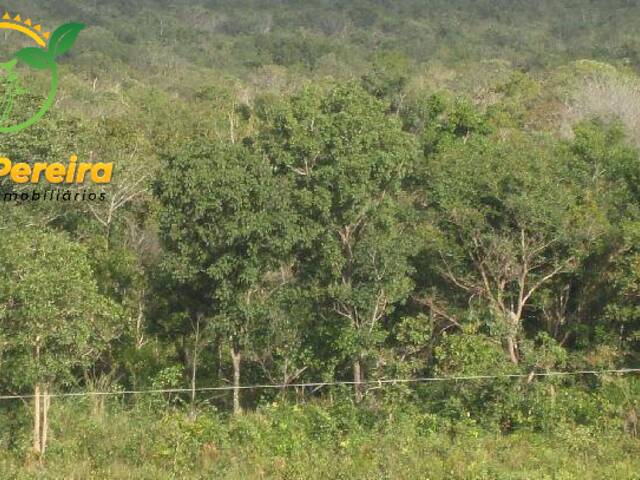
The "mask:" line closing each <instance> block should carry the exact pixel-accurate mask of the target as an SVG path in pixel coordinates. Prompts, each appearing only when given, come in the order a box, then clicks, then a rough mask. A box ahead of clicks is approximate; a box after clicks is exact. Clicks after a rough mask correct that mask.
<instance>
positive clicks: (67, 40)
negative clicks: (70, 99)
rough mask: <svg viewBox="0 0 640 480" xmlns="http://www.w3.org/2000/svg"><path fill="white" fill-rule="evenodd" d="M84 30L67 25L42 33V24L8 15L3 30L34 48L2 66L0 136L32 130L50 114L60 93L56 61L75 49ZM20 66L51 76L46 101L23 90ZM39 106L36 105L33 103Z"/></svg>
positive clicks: (2, 24)
mask: <svg viewBox="0 0 640 480" xmlns="http://www.w3.org/2000/svg"><path fill="white" fill-rule="evenodd" d="M84 28H85V25H84V24H82V23H67V24H65V25H62V26H61V27H60V28H58V29H57V30H56V31H54V32H53V34H50V33H49V32H46V31H43V28H42V25H40V24H35V25H34V22H33V21H32V20H31V19H30V18H26V19H25V20H23V19H22V17H21V16H20V15H16V16H12V15H10V14H9V13H5V14H4V16H3V17H2V21H1V22H0V29H2V30H9V31H14V32H17V33H20V34H21V35H23V36H26V37H27V38H28V39H29V41H30V42H33V43H35V46H29V47H26V48H22V49H20V50H18V51H17V52H16V53H15V54H14V55H13V56H12V58H11V59H10V60H9V61H7V62H5V63H0V73H3V74H4V75H3V76H2V77H0V96H2V98H1V100H0V133H14V132H18V131H20V130H23V129H25V128H27V127H30V126H31V125H33V124H34V123H36V122H37V121H38V120H40V119H41V118H42V117H43V116H44V114H45V113H47V112H48V111H49V109H50V108H51V107H52V105H53V104H54V102H55V98H56V93H57V92H58V84H59V77H58V64H57V63H56V59H57V58H58V57H60V56H61V55H64V54H65V53H67V52H68V51H69V50H71V48H72V47H73V45H74V43H75V42H76V40H77V38H78V35H79V34H80V32H81V31H82V30H83V29H84ZM19 66H26V67H28V68H30V69H33V70H39V71H43V72H44V73H47V72H48V74H49V88H48V91H47V93H46V96H44V95H43V96H44V97H45V100H44V102H42V101H41V100H40V101H38V97H37V96H36V95H33V94H32V93H30V92H29V90H28V89H26V88H25V87H24V82H22V81H21V76H20V74H19V70H20V69H19V68H18V67H19ZM34 102H35V103H37V105H36V106H34V105H33V104H34Z"/></svg>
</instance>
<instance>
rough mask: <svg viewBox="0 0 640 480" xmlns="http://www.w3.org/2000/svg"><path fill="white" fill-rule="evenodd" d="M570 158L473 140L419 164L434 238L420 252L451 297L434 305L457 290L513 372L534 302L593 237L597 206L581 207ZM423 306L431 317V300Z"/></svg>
mask: <svg viewBox="0 0 640 480" xmlns="http://www.w3.org/2000/svg"><path fill="white" fill-rule="evenodd" d="M570 158H571V157H570V155H569V154H568V152H567V151H566V150H564V149H563V148H562V147H561V146H558V145H554V143H553V141H552V140H550V139H544V138H541V137H536V138H527V137H526V136H524V137H520V138H514V139H510V140H509V141H506V142H500V141H496V140H495V139H493V138H476V139H474V140H472V141H470V142H457V143H452V144H450V145H449V146H448V147H447V148H445V149H444V150H443V151H442V152H441V153H440V154H438V155H435V156H434V157H433V158H432V159H431V160H430V161H429V162H428V164H427V171H428V173H427V174H426V175H427V177H428V179H427V180H426V182H425V183H426V184H425V190H424V197H423V200H424V202H425V204H426V205H427V210H428V212H429V213H428V214H427V216H428V217H431V218H432V221H433V222H434V223H435V227H436V228H435V232H437V233H434V230H428V231H429V234H430V238H428V239H427V240H426V242H427V243H428V244H429V245H430V246H429V248H428V249H427V250H428V251H429V252H430V255H431V257H430V258H431V262H432V263H434V264H436V265H438V267H437V271H438V273H437V277H436V278H435V279H431V281H430V284H431V286H432V287H436V290H438V289H440V290H441V292H442V288H443V287H444V288H446V286H447V285H448V286H449V287H453V288H454V294H453V295H452V294H451V293H448V292H446V290H445V293H444V295H441V296H444V297H445V298H449V299H450V300H454V299H455V290H457V291H458V292H463V293H464V295H463V298H461V299H460V301H461V306H464V307H465V308H468V306H469V305H471V306H474V305H475V307H476V309H480V310H484V311H486V312H487V313H488V318H487V322H488V325H489V327H490V328H491V329H492V331H493V332H494V333H495V334H498V335H500V336H501V337H502V338H503V339H504V342H505V347H506V351H507V353H508V355H509V358H510V360H511V361H512V362H513V363H514V364H518V363H519V361H520V354H519V342H520V340H521V338H522V336H523V335H524V333H525V332H524V330H523V324H524V321H525V318H526V316H527V314H530V313H531V311H532V310H534V309H535V300H536V294H538V293H540V292H541V290H542V289H544V288H546V287H548V286H549V285H551V284H552V283H553V282H554V281H556V280H557V279H559V278H560V277H562V276H565V277H566V276H567V275H568V274H570V273H571V272H574V271H576V269H577V268H578V267H579V266H580V264H581V261H582V260H584V258H585V257H586V255H587V254H588V251H589V247H590V243H591V242H593V241H594V240H595V239H596V238H597V237H598V236H599V235H601V234H602V227H601V225H600V223H601V215H599V212H598V206H597V205H592V204H590V203H588V202H583V199H582V194H583V193H584V192H582V191H581V190H580V188H579V184H578V183H577V182H576V181H575V175H574V177H573V178H572V172H571V171H570V168H569V165H570V161H569V160H570ZM439 280H440V281H443V282H442V283H441V284H440V285H438V283H439ZM556 287H557V288H562V285H561V286H560V287H558V286H557V285H556ZM427 304H428V306H429V308H430V309H431V311H432V312H434V313H435V314H436V315H440V314H441V311H440V312H439V311H438V308H434V302H433V296H431V301H428V302H427ZM442 309H443V308H442V306H440V310H442Z"/></svg>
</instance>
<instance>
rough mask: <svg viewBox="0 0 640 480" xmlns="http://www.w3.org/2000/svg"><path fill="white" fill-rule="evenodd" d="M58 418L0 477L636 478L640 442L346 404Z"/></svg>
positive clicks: (88, 411)
mask: <svg viewBox="0 0 640 480" xmlns="http://www.w3.org/2000/svg"><path fill="white" fill-rule="evenodd" d="M54 423H55V427H54V428H53V431H52V439H54V440H55V441H54V442H53V443H52V446H51V449H50V450H49V451H48V452H47V458H46V459H45V465H44V466H43V465H41V464H40V463H39V462H37V461H35V460H34V459H32V458H30V457H19V456H13V455H12V454H11V453H10V450H5V451H4V452H3V454H2V460H1V461H0V471H1V476H2V478H16V479H23V478H24V479H27V478H34V479H35V478H43V479H60V478H66V479H85V478H86V479H88V478H116V479H128V478H136V479H165V478H166V479H183V478H184V479H187V478H189V479H191V478H193V479H199V478H216V479H218V478H219V479H262V478H273V479H394V480H395V479H406V480H414V479H424V480H439V479H443V480H444V479H448V480H449V479H450V480H454V479H460V480H489V479H491V480H493V479H501V480H507V479H508V480H516V479H517V480H537V479H539V480H543V479H545V480H546V479H558V480H560V479H562V480H573V479H575V480H600V479H612V480H613V479H616V480H618V479H619V480H623V479H628V480H633V479H638V478H640V474H639V473H638V472H640V455H639V454H640V441H639V440H638V439H637V438H633V437H632V436H630V435H628V434H626V433H623V431H622V429H616V428H607V429H602V428H596V427H589V426H584V425H583V426H580V425H565V424H558V425H557V426H556V427H555V428H554V429H553V430H552V431H548V432H535V431H532V430H525V429H515V430H513V431H510V432H509V433H505V432H501V431H490V430H489V429H487V428H482V427H480V426H478V425H477V424H476V423H475V422H474V421H473V420H472V419H469V420H467V421H457V422H446V421H444V420H442V419H439V418H437V417H435V416H434V415H431V414H428V413H419V412H415V411H412V412H407V411H400V410H397V411H396V412H394V413H393V414H389V413H383V412H380V411H378V412H376V411H372V410H370V409H356V408H352V407H351V406H349V405H348V404H343V405H334V406H328V405H325V406H320V405H307V406H291V405H276V404H273V405H268V406H265V407H263V408H261V409H259V411H258V412H255V413H245V414H242V415H240V416H235V417H234V416H227V415H220V414H219V413H216V412H215V411H206V410H204V411H201V412H199V413H198V414H197V415H196V416H195V418H194V417H193V416H191V415H189V414H188V413H187V412H186V411H182V410H173V411H172V412H171V413H164V414H163V415H161V416H160V417H158V416H157V415H156V412H155V411H154V406H153V404H150V405H146V406H137V407H135V408H133V409H131V408H129V407H128V408H126V409H125V408H124V407H121V406H120V407H116V408H108V409H107V410H106V411H100V406H99V405H95V404H89V403H87V404H86V405H84V406H83V407H82V408H78V407H77V406H76V407H75V408H74V409H71V408H69V406H68V405H62V406H61V407H59V408H58V409H57V413H56V414H55V420H54ZM14 440H15V441H16V442H17V443H18V444H19V443H20V442H22V441H24V442H28V437H26V436H25V437H24V438H14ZM16 451H18V450H16Z"/></svg>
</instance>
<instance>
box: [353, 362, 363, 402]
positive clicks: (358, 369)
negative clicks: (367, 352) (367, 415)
mask: <svg viewBox="0 0 640 480" xmlns="http://www.w3.org/2000/svg"><path fill="white" fill-rule="evenodd" d="M353 391H354V393H355V397H356V402H358V403H359V402H360V401H361V400H362V364H361V361H360V357H357V358H356V359H355V360H354V362H353Z"/></svg>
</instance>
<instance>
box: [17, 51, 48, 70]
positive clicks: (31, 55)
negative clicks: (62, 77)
mask: <svg viewBox="0 0 640 480" xmlns="http://www.w3.org/2000/svg"><path fill="white" fill-rule="evenodd" d="M15 56H16V58H17V59H18V60H20V61H21V62H22V63H24V64H25V65H28V66H29V67H31V68H35V69H37V70H46V69H50V68H51V67H52V66H53V65H54V61H53V58H52V57H51V56H50V55H49V53H48V52H47V51H46V50H43V49H41V48H36V47H28V48H23V49H22V50H20V51H18V52H17V53H16V55H15Z"/></svg>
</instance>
